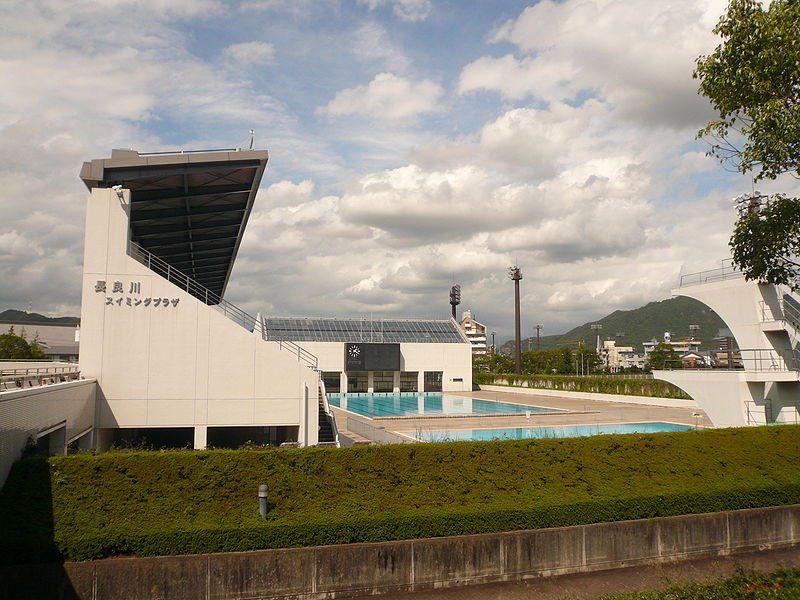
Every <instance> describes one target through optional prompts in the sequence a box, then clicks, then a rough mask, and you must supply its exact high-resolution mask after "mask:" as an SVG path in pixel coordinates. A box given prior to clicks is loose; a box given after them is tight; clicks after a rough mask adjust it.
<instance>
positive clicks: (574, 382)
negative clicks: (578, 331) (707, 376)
mask: <svg viewBox="0 0 800 600" xmlns="http://www.w3.org/2000/svg"><path fill="white" fill-rule="evenodd" d="M472 382H473V383H475V384H477V385H507V386H512V387H527V388H536V389H541V390H559V391H563V392H592V393H595V394H621V395H625V396H647V397H651V398H681V399H684V400H691V397H690V396H689V395H687V394H686V392H684V391H683V390H682V389H680V388H679V387H677V386H674V385H672V384H671V383H669V382H667V381H661V380H660V379H627V378H622V377H603V376H598V375H592V376H589V377H575V376H573V375H515V374H513V373H473V375H472Z"/></svg>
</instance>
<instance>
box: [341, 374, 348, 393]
mask: <svg viewBox="0 0 800 600" xmlns="http://www.w3.org/2000/svg"><path fill="white" fill-rule="evenodd" d="M339 393H340V394H346V393H347V371H342V376H341V378H340V379H339Z"/></svg>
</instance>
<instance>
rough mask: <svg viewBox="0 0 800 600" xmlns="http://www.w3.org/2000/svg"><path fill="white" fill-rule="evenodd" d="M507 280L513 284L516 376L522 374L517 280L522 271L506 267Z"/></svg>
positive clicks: (517, 268)
mask: <svg viewBox="0 0 800 600" xmlns="http://www.w3.org/2000/svg"><path fill="white" fill-rule="evenodd" d="M508 278H509V279H511V281H513V282H514V342H515V345H514V369H515V372H516V374H517V375H521V374H522V348H521V346H522V339H521V338H522V333H521V331H520V324H519V323H520V317H519V280H520V279H522V271H521V270H520V268H519V267H518V266H517V265H514V266H513V267H508Z"/></svg>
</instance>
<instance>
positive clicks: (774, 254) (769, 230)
mask: <svg viewBox="0 0 800 600" xmlns="http://www.w3.org/2000/svg"><path fill="white" fill-rule="evenodd" d="M730 246H731V249H732V250H733V262H734V263H736V264H737V265H739V267H740V268H742V270H743V271H744V272H745V275H746V276H747V278H748V279H755V280H758V281H765V282H770V283H781V284H784V285H789V286H791V287H792V288H794V289H797V288H798V287H800V281H799V280H798V269H799V268H800V264H798V263H797V261H796V258H795V257H797V256H800V199H798V198H788V197H786V196H785V195H783V194H776V195H775V196H773V197H772V198H771V200H770V202H769V203H768V204H767V205H766V206H764V207H762V208H761V209H760V210H759V211H758V212H754V213H751V214H747V215H744V216H743V217H742V218H740V219H739V220H738V221H737V223H736V228H735V229H734V231H733V236H731V241H730Z"/></svg>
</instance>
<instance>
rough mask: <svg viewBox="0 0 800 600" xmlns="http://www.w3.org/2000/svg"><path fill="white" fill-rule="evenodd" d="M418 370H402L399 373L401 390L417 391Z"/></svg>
mask: <svg viewBox="0 0 800 600" xmlns="http://www.w3.org/2000/svg"><path fill="white" fill-rule="evenodd" d="M418 381H419V372H417V371H403V372H401V373H400V391H401V392H418V391H419V389H418V385H417V383H418Z"/></svg>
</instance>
